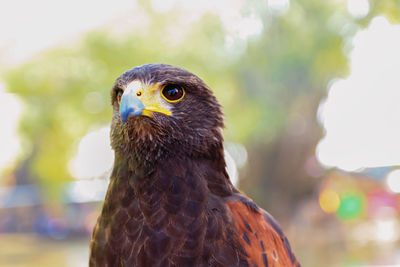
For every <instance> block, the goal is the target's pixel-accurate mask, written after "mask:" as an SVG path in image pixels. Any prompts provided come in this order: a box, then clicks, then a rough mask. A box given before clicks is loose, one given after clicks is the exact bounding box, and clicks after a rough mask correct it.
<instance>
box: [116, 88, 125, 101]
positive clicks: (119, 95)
mask: <svg viewBox="0 0 400 267" xmlns="http://www.w3.org/2000/svg"><path fill="white" fill-rule="evenodd" d="M123 94H124V91H123V90H122V89H117V91H116V93H115V95H116V97H117V102H118V105H119V104H121V98H122V95H123Z"/></svg>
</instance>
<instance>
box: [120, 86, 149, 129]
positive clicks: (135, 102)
mask: <svg viewBox="0 0 400 267" xmlns="http://www.w3.org/2000/svg"><path fill="white" fill-rule="evenodd" d="M143 110H144V104H143V102H142V101H140V100H139V98H137V97H136V95H135V94H134V93H133V92H132V91H128V92H126V93H124V94H123V95H122V97H121V105H120V107H119V112H120V114H121V120H122V122H124V123H125V122H126V121H127V120H128V118H129V117H134V116H137V115H142V113H143Z"/></svg>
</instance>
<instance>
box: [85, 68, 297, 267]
mask: <svg viewBox="0 0 400 267" xmlns="http://www.w3.org/2000/svg"><path fill="white" fill-rule="evenodd" d="M133 80H140V81H142V82H143V83H147V84H149V83H150V84H160V85H161V86H162V84H168V83H173V84H179V86H182V87H183V88H185V90H186V94H185V98H184V99H183V100H182V101H181V102H179V103H176V104H174V106H173V109H172V115H171V116H170V117H169V116H166V115H163V114H155V115H154V116H153V117H152V118H148V117H143V116H138V117H134V118H129V119H128V121H127V122H126V124H124V123H122V122H121V118H120V115H119V105H118V102H117V100H116V94H115V92H116V91H117V89H118V90H122V89H121V88H123V87H124V86H125V85H126V84H128V83H129V82H131V81H133ZM111 100H112V105H113V108H114V114H113V120H112V125H111V144H112V147H113V149H114V151H115V162H114V167H113V171H112V174H111V179H110V185H109V188H108V191H107V195H106V198H105V201H104V205H103V209H102V211H101V215H100V217H99V218H98V221H97V224H96V226H95V228H94V230H93V233H92V238H91V245H90V246H91V252H90V261H89V265H90V266H92V267H93V266H109V267H111V266H275V267H280V266H289V267H290V266H300V264H299V263H298V262H297V260H296V258H295V256H294V254H293V253H292V251H291V249H290V245H289V242H288V240H287V238H286V237H285V236H284V234H283V233H282V231H281V230H280V228H279V226H278V225H277V223H276V222H275V220H273V218H272V217H271V216H270V215H269V214H268V213H266V212H264V211H263V210H261V209H260V208H258V207H257V205H256V204H254V203H253V202H252V201H251V200H249V199H247V198H246V197H244V196H243V195H241V194H240V193H239V192H238V190H236V189H235V188H234V186H233V185H232V184H231V182H230V180H229V177H228V174H227V173H226V170H225V160H224V153H223V138H222V134H221V127H223V119H222V112H221V108H220V105H219V104H218V102H217V100H216V99H215V97H214V96H213V94H212V92H211V90H210V89H209V88H208V87H207V86H206V85H205V84H204V82H203V81H201V80H200V79H199V78H198V77H197V76H195V75H193V74H191V73H189V72H187V71H185V70H182V69H179V68H176V67H173V66H170V65H165V64H151V65H144V66H141V67H137V68H133V69H132V70H129V71H127V72H126V73H124V74H122V75H121V76H120V77H119V78H118V79H117V81H116V82H115V84H114V86H113V89H112V90H111Z"/></svg>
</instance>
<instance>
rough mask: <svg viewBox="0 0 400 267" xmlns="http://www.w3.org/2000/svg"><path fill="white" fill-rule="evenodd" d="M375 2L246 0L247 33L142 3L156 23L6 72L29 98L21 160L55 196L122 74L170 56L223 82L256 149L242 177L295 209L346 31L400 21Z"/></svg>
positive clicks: (261, 198) (308, 185)
mask: <svg viewBox="0 0 400 267" xmlns="http://www.w3.org/2000/svg"><path fill="white" fill-rule="evenodd" d="M370 6H371V10H370V13H369V14H368V15H367V16H366V17H364V18H361V19H360V18H358V19H356V18H353V17H351V16H350V15H349V14H348V13H347V11H346V10H345V5H344V4H343V1H318V0H302V1H292V2H291V3H290V7H289V9H288V10H287V11H284V12H275V11H274V10H272V9H268V8H266V3H265V2H260V1H250V0H249V1H247V2H246V5H244V6H243V10H242V13H243V15H244V16H249V17H252V16H255V17H257V18H259V19H261V21H262V26H263V31H262V33H261V35H259V36H255V37H252V38H250V39H248V40H245V39H243V38H242V37H240V36H231V35H229V32H228V31H227V29H226V27H224V25H223V22H222V21H221V19H220V18H219V17H218V16H217V15H215V14H205V15H203V16H201V17H200V18H199V20H197V21H194V22H193V21H191V22H185V21H187V17H186V14H185V12H184V11H182V9H179V8H176V9H173V10H171V11H170V12H167V13H163V14H161V13H155V11H153V9H152V8H151V6H150V4H149V2H147V1H141V2H140V8H141V10H139V11H138V12H137V13H138V14H139V13H140V14H141V15H142V16H145V17H147V18H150V19H149V20H148V21H149V22H148V23H147V24H143V25H141V26H136V27H133V29H132V30H122V32H121V29H120V28H123V27H122V25H120V24H117V25H112V26H110V28H107V29H104V30H102V31H96V32H91V33H89V34H88V35H87V36H86V37H85V38H84V39H83V40H82V41H80V42H79V43H77V44H75V45H70V46H69V47H62V48H57V49H54V50H52V51H49V52H45V53H43V54H41V55H38V56H37V57H36V58H34V59H32V60H30V61H29V62H27V63H26V64H24V65H22V66H19V67H17V68H15V69H12V70H9V71H8V72H7V73H5V75H4V78H5V81H6V83H7V87H8V89H9V91H11V92H14V93H17V94H19V95H20V96H21V97H22V99H23V100H24V102H25V105H26V106H25V113H24V116H23V119H22V121H21V126H20V132H21V135H22V140H23V147H24V152H25V163H24V164H25V165H24V166H29V168H30V169H31V170H32V178H31V179H32V180H33V179H36V178H33V177H38V178H37V179H39V181H40V182H41V183H42V184H43V186H45V187H46V188H47V192H48V196H51V197H55V198H53V199H58V198H59V197H60V196H61V194H59V190H60V186H61V182H62V181H66V180H69V179H71V177H70V174H69V172H68V168H67V166H68V161H69V159H70V158H71V157H72V155H73V154H74V153H75V151H76V148H77V140H79V138H80V137H82V136H84V135H85V134H86V133H87V132H88V131H90V130H91V129H92V128H93V127H95V126H100V125H106V124H108V123H109V121H110V116H111V108H110V107H109V89H110V87H111V85H112V82H113V81H114V79H115V78H116V77H117V76H118V75H120V74H121V73H122V72H123V71H125V70H127V69H129V68H131V67H133V66H137V65H141V64H146V63H151V62H164V63H169V64H173V65H177V66H180V67H183V68H186V69H188V70H190V71H192V72H194V73H196V74H197V75H199V76H200V77H201V78H203V79H204V80H205V81H206V82H207V83H208V84H209V85H210V87H211V88H213V89H214V91H215V93H216V95H217V97H218V98H219V99H220V101H221V102H222V104H223V106H224V107H225V114H226V124H227V129H226V139H228V140H232V141H237V142H241V143H244V144H246V146H247V147H248V149H249V164H248V167H247V171H245V172H242V179H241V182H240V186H241V187H242V189H244V191H246V192H247V193H248V194H249V195H250V196H251V197H253V198H254V199H255V200H256V201H257V202H258V203H260V204H261V205H263V206H264V207H267V208H269V209H270V210H271V211H272V212H273V213H276V214H278V217H280V216H284V215H286V214H289V210H286V209H285V207H289V204H290V203H292V202H293V201H295V200H296V201H297V200H299V199H300V198H301V197H302V196H304V195H307V194H309V193H310V192H311V191H312V186H313V184H314V183H315V182H316V180H315V179H314V180H313V179H310V173H309V172H306V170H305V164H306V163H307V162H308V163H309V162H311V163H312V162H313V158H312V157H313V155H314V149H315V145H316V143H317V141H318V139H319V138H320V136H321V129H320V127H319V125H318V124H317V122H316V110H317V108H318V104H319V102H320V100H321V98H322V97H323V96H324V95H325V92H326V87H327V83H328V82H329V81H330V80H331V79H332V78H334V77H338V76H339V77H340V76H344V75H346V73H347V72H348V67H347V59H346V57H345V52H346V42H347V39H348V38H351V36H352V35H353V34H354V33H355V31H356V30H357V27H358V26H357V25H360V26H361V27H364V26H366V25H367V24H368V22H369V21H370V20H371V19H372V18H373V17H374V16H376V15H377V14H385V15H387V16H389V17H390V18H391V20H392V21H394V22H398V21H399V16H398V14H399V3H398V2H397V1H395V0H388V1H379V0H376V1H370ZM182 18H185V19H186V20H182ZM143 21H144V20H143ZM348 25H353V26H354V25H355V27H345V26H348ZM346 29H347V30H346ZM113 32H119V33H113ZM177 32H178V33H179V34H177ZM227 37H229V38H230V39H233V41H232V43H233V44H231V45H230V47H231V49H228V48H227V47H228V46H229V42H228V41H227V40H230V39H229V38H227ZM311 165H312V164H311ZM293 185H296V186H293ZM282 192H285V194H284V195H282ZM278 198H279V201H278V200H277V199H278ZM272 203H280V205H279V206H277V205H272Z"/></svg>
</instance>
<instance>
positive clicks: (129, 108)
mask: <svg viewBox="0 0 400 267" xmlns="http://www.w3.org/2000/svg"><path fill="white" fill-rule="evenodd" d="M140 94H141V95H142V94H144V93H143V92H142V91H140ZM140 98H141V99H142V100H141V99H139V97H137V93H135V92H134V91H133V90H125V92H124V93H123V95H122V97H121V104H120V107H119V112H120V114H121V120H122V122H123V123H125V122H126V121H127V120H128V118H129V117H134V116H138V115H143V116H147V117H153V113H154V112H157V113H162V114H165V115H167V116H170V115H171V111H169V110H167V109H165V108H163V107H162V104H160V102H159V101H157V99H156V98H155V97H151V96H147V97H146V96H143V95H142V96H141V97H140Z"/></svg>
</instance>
